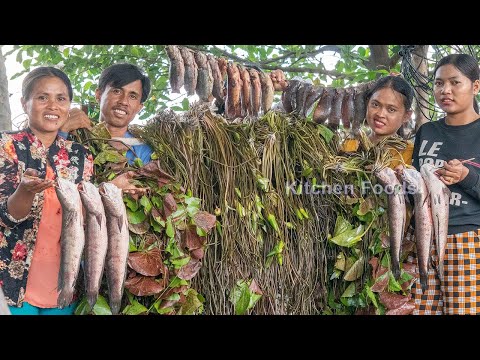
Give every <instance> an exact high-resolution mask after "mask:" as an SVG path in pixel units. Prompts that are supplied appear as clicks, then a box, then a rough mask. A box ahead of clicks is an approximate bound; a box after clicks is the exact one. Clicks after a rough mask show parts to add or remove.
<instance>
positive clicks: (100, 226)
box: [78, 181, 108, 308]
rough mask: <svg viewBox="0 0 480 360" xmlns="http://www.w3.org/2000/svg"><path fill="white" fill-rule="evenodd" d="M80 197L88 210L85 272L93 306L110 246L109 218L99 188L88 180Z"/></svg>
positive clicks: (89, 299) (81, 190)
mask: <svg viewBox="0 0 480 360" xmlns="http://www.w3.org/2000/svg"><path fill="white" fill-rule="evenodd" d="M78 191H79V192H80V198H81V199H82V204H83V207H84V209H85V212H86V216H85V217H86V222H87V224H86V229H85V249H84V258H85V263H84V274H85V290H86V293H87V301H88V303H89V305H90V307H92V308H93V306H94V305H95V303H96V302H97V297H98V291H99V289H100V285H101V282H102V276H103V269H104V266H105V257H106V255H107V248H108V233H107V220H106V219H107V218H106V215H105V210H104V208H103V203H102V198H101V196H100V193H99V192H98V188H97V187H96V186H95V185H93V184H92V183H90V182H88V181H82V182H81V183H80V187H79V190H78Z"/></svg>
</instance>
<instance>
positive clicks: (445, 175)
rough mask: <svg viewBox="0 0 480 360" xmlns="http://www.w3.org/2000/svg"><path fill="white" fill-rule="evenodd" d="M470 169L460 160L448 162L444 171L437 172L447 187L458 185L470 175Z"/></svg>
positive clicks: (444, 166)
mask: <svg viewBox="0 0 480 360" xmlns="http://www.w3.org/2000/svg"><path fill="white" fill-rule="evenodd" d="M468 172H469V169H468V168H467V167H466V166H464V165H463V164H462V162H461V161H460V160H458V159H452V160H449V161H446V162H445V163H444V165H443V168H442V169H439V170H437V171H436V172H435V174H436V175H438V177H439V179H440V180H441V181H442V182H443V183H444V184H445V185H453V184H456V183H458V182H460V181H462V180H463V179H465V177H466V176H467V175H468Z"/></svg>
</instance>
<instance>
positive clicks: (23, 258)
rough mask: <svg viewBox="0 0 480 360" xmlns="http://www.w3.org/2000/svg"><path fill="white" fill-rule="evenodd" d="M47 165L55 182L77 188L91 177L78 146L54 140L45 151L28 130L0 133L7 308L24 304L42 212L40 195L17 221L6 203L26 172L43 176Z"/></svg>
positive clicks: (0, 245)
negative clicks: (52, 172)
mask: <svg viewBox="0 0 480 360" xmlns="http://www.w3.org/2000/svg"><path fill="white" fill-rule="evenodd" d="M47 161H48V163H49V164H50V166H52V168H53V171H54V172H55V178H56V177H57V176H60V177H62V178H65V179H68V180H70V181H72V182H75V183H76V184H78V183H79V182H80V181H82V180H86V181H89V180H90V177H91V176H92V173H93V158H92V154H91V153H90V152H89V151H88V150H87V149H86V148H85V147H84V146H83V145H81V144H79V143H76V142H73V141H68V140H65V139H63V138H62V137H60V136H57V139H56V140H55V142H54V143H53V144H52V145H51V146H50V147H49V148H46V147H45V146H44V145H43V144H42V143H41V141H40V140H39V139H38V138H37V137H36V136H35V135H34V134H33V132H32V131H31V130H30V129H28V128H27V129H25V130H21V131H15V132H3V133H0V286H1V287H2V289H3V292H4V294H5V298H6V300H7V303H8V305H10V306H22V303H23V299H24V294H25V288H26V285H27V276H28V270H29V267H30V263H31V260H32V256H33V250H34V247H35V240H36V238H37V231H38V226H39V223H40V217H41V214H42V209H43V192H42V193H37V194H36V195H35V198H34V200H33V204H32V208H31V210H30V213H29V215H28V216H27V217H26V218H24V219H20V220H17V221H15V218H13V217H12V216H11V215H10V214H9V213H8V211H7V200H8V197H9V196H10V195H12V194H13V193H14V192H15V190H16V188H17V186H18V185H19V183H20V180H21V177H22V174H23V172H24V171H25V169H27V168H31V169H36V170H38V171H40V172H41V173H42V174H46V167H47ZM44 176H45V175H44Z"/></svg>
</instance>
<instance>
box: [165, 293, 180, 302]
mask: <svg viewBox="0 0 480 360" xmlns="http://www.w3.org/2000/svg"><path fill="white" fill-rule="evenodd" d="M166 300H172V301H178V300H180V294H177V293H173V294H172V295H170V296H169V297H167V298H166Z"/></svg>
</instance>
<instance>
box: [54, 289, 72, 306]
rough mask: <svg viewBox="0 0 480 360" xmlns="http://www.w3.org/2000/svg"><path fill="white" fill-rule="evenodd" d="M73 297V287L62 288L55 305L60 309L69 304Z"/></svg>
mask: <svg viewBox="0 0 480 360" xmlns="http://www.w3.org/2000/svg"><path fill="white" fill-rule="evenodd" d="M72 299H73V289H62V290H61V291H60V293H59V294H58V300H57V306H58V307H59V308H60V309H63V308H64V307H66V306H68V305H70V304H71V302H72Z"/></svg>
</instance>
